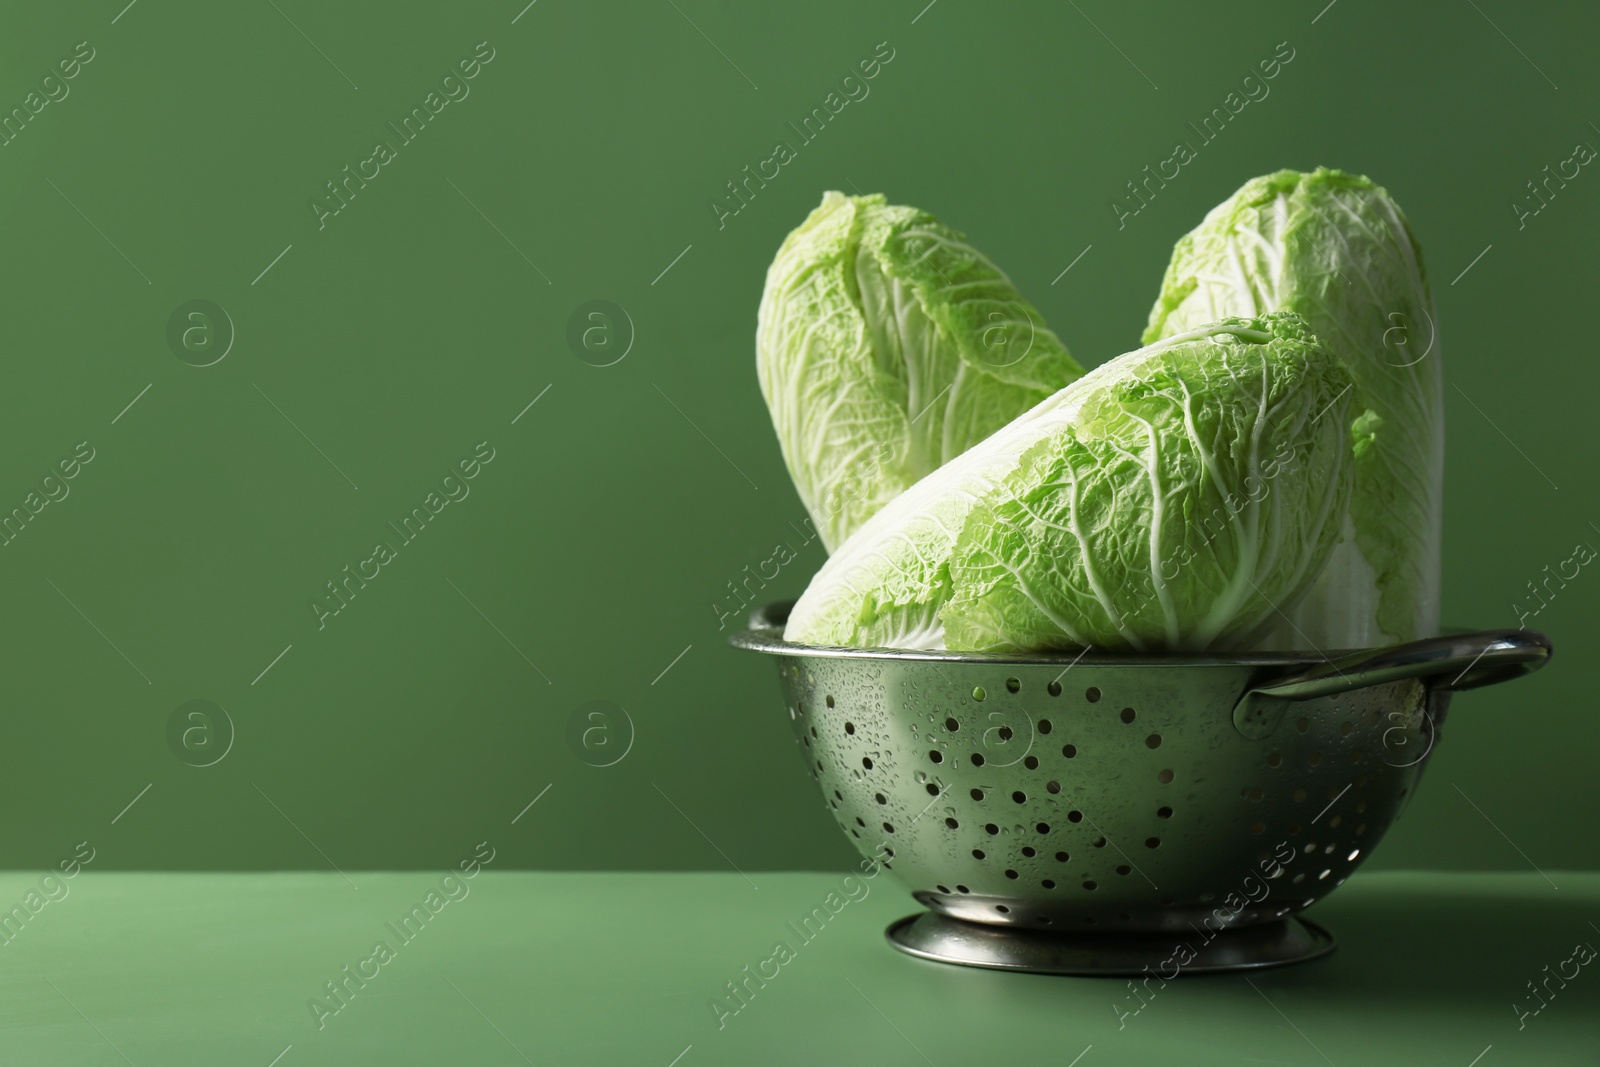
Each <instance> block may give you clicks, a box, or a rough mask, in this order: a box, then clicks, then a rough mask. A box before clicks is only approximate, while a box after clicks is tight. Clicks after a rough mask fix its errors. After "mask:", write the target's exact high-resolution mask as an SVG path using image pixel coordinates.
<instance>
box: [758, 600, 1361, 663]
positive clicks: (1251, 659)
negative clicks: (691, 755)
mask: <svg viewBox="0 0 1600 1067" xmlns="http://www.w3.org/2000/svg"><path fill="white" fill-rule="evenodd" d="M792 607H794V601H793V600H778V601H773V602H772V603H770V604H765V605H762V606H761V607H759V608H756V609H755V610H754V611H752V612H751V613H750V617H749V619H748V620H747V621H746V625H747V626H748V627H749V629H746V630H741V631H738V632H736V633H732V634H729V635H728V643H729V644H730V645H732V646H734V647H735V648H743V649H748V650H749V651H752V652H766V653H770V654H774V655H783V656H803V657H811V658H817V659H868V660H916V661H922V662H928V663H968V664H994V665H1002V664H1003V665H1009V666H1019V667H1027V666H1035V667H1061V666H1065V665H1076V666H1087V667H1301V666H1309V665H1311V664H1316V663H1324V662H1327V661H1328V660H1330V659H1336V658H1338V657H1339V656H1341V655H1347V654H1350V653H1354V652H1361V651H1363V650H1362V649H1344V648H1339V649H1322V650H1320V651H1307V652H1256V651H1241V652H1233V653H1228V654H1214V653H1213V654H1207V653H1192V654H1186V655H1181V656H1170V655H1169V656H1134V655H1115V654H1106V653H1101V654H1096V655H1087V654H1081V653H1072V652H1061V653H1050V652H1030V653H1001V652H946V651H941V650H930V649H907V648H843V647H837V646H832V645H806V644H800V643H798V642H795V641H785V640H784V639H783V627H784V624H785V623H786V622H787V621H788V618H789V609H790V608H792Z"/></svg>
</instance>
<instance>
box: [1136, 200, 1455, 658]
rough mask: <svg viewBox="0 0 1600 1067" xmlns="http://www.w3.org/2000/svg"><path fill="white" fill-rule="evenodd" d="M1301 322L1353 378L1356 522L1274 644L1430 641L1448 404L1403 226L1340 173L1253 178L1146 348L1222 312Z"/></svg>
mask: <svg viewBox="0 0 1600 1067" xmlns="http://www.w3.org/2000/svg"><path fill="white" fill-rule="evenodd" d="M1269 311H1294V312H1298V313H1299V314H1301V315H1303V316H1304V317H1305V318H1306V320H1307V321H1308V322H1309V323H1310V324H1311V329H1312V330H1313V331H1314V332H1315V333H1316V335H1317V336H1318V337H1319V338H1320V339H1321V340H1322V342H1323V343H1324V344H1325V345H1326V346H1327V347H1328V348H1329V349H1330V350H1331V351H1332V352H1333V353H1334V354H1335V355H1336V356H1338V357H1339V358H1340V359H1342V360H1343V361H1344V363H1345V366H1346V367H1347V368H1348V369H1349V371H1350V374H1351V376H1352V377H1353V378H1354V379H1355V389H1354V401H1355V402H1354V403H1353V404H1352V405H1351V408H1350V414H1351V424H1350V436H1351V445H1352V448H1353V451H1354V453H1355V455H1356V457H1357V464H1356V474H1355V489H1354V494H1353V496H1352V497H1351V502H1350V513H1349V517H1348V520H1347V522H1346V524H1345V527H1344V529H1343V531H1342V534H1341V541H1340V544H1339V545H1338V546H1337V547H1336V548H1335V549H1334V551H1333V554H1332V556H1331V557H1330V558H1329V561H1328V565H1327V567H1326V569H1325V570H1324V572H1323V574H1322V575H1321V576H1320V577H1319V578H1318V580H1317V583H1316V584H1315V586H1313V588H1312V590H1311V591H1310V593H1308V594H1307V595H1306V597H1305V598H1304V599H1303V600H1302V601H1301V602H1300V604H1299V606H1298V608H1296V609H1295V610H1294V611H1291V612H1289V618H1288V620H1287V621H1286V622H1285V623H1284V624H1283V625H1282V626H1281V627H1279V628H1278V629H1277V631H1276V632H1275V633H1273V634H1271V635H1269V636H1268V637H1267V638H1266V639H1265V640H1264V642H1263V643H1264V645H1266V646H1268V647H1280V648H1301V649H1303V648H1306V647H1308V646H1311V647H1316V648H1321V649H1332V648H1353V647H1366V646H1371V645H1379V644H1388V643H1392V642H1396V641H1408V640H1412V639H1415V638H1418V637H1425V636H1429V635H1432V634H1434V633H1436V632H1437V630H1438V625H1439V541H1440V528H1441V514H1442V513H1441V496H1442V478H1443V469H1444V405H1443V397H1442V394H1441V389H1442V385H1441V382H1442V379H1441V375H1440V363H1439V344H1438V337H1437V318H1436V316H1435V315H1434V310H1433V298H1432V296H1431V295H1430V293H1429V291H1428V282H1427V275H1426V274H1425V273H1424V271H1423V266H1422V253H1421V250H1420V249H1419V248H1418V246H1417V242H1416V239H1415V237H1414V236H1413V235H1412V233H1411V227H1410V224H1409V223H1408V222H1407V221H1406V218H1405V216H1404V215H1403V214H1402V213H1401V211H1400V209H1399V207H1398V206H1397V205H1396V204H1395V202H1394V201H1393V200H1392V199H1390V197H1389V195H1388V193H1387V192H1385V191H1384V190H1383V189H1382V188H1380V187H1378V186H1377V185H1374V184H1373V183H1372V182H1371V181H1369V180H1368V179H1366V178H1363V177H1359V176H1356V175H1351V174H1344V173H1341V172H1339V171H1336V170H1323V169H1319V170H1317V171H1315V172H1313V173H1310V174H1302V173H1300V172H1298V171H1292V170H1285V171H1279V172H1278V173H1276V174H1270V175H1266V176H1265V177H1261V178H1255V179H1253V180H1251V181H1249V182H1247V183H1245V185H1244V187H1243V188H1241V189H1240V190H1239V191H1238V192H1237V193H1235V194H1234V195H1233V196H1232V197H1230V198H1229V199H1228V200H1226V201H1224V202H1223V203H1222V204H1221V205H1219V206H1218V207H1217V208H1215V209H1214V210H1212V212H1211V213H1210V214H1209V215H1207V216H1206V218H1205V221H1204V222H1202V223H1201V224H1200V225H1199V226H1198V227H1197V228H1196V229H1195V230H1194V231H1193V232H1191V233H1189V234H1188V235H1187V236H1185V237H1184V238H1182V239H1181V240H1180V241H1179V242H1178V244H1177V247H1176V248H1175V249H1174V250H1173V253H1172V263H1171V265H1170V266H1169V267H1168V268H1167V274H1166V279H1165V281H1164V282H1163V283H1162V287H1161V296H1160V298H1159V299H1158V300H1157V302H1156V305H1155V308H1154V310H1153V311H1152V312H1151V315H1150V326H1149V328H1148V329H1147V330H1146V331H1145V334H1144V340H1145V341H1146V342H1147V343H1148V342H1150V341H1155V340H1158V339H1159V338H1162V337H1169V336H1172V335H1174V334H1177V333H1182V332H1183V331H1185V330H1189V329H1192V328H1194V327H1195V326H1196V325H1198V324H1200V323H1203V322H1210V321H1212V320H1214V319H1217V318H1219V317H1221V316H1224V315H1256V314H1261V313H1264V312H1269Z"/></svg>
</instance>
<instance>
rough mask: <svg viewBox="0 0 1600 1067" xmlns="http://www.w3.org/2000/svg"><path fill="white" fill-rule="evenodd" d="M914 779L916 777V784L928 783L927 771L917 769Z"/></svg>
mask: <svg viewBox="0 0 1600 1067" xmlns="http://www.w3.org/2000/svg"><path fill="white" fill-rule="evenodd" d="M916 779H917V784H918V785H927V784H928V772H927V771H918V772H917V773H916Z"/></svg>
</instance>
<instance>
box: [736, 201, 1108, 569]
mask: <svg viewBox="0 0 1600 1067" xmlns="http://www.w3.org/2000/svg"><path fill="white" fill-rule="evenodd" d="M756 367H757V371H758V373H759V375H760V380H761V391H762V394H763V395H764V396H765V397H766V400H767V406H768V408H769V409H770V410H771V412H772V421H773V424H774V425H775V427H776V428H777V431H778V440H779V443H780V444H781V446H782V449H783V457H784V460H785V462H786V463H787V464H788V467H789V473H790V475H791V476H792V477H793V479H794V483H795V487H796V488H797V489H798V490H799V492H800V498H801V500H802V501H804V503H805V505H806V508H807V510H809V511H810V513H811V516H812V519H813V520H814V522H815V524H816V528H817V530H818V532H819V533H820V534H821V536H822V540H823V543H824V544H825V545H826V546H827V547H828V548H829V549H830V550H832V549H833V548H836V547H837V546H838V545H839V544H840V543H841V542H843V541H844V539H845V538H846V537H848V536H849V535H850V534H851V533H852V532H854V531H855V530H856V529H857V528H858V527H860V526H861V524H862V523H864V522H865V521H866V520H867V519H868V518H870V517H871V516H872V515H873V514H874V513H876V512H877V511H878V509H880V508H881V507H883V505H885V504H887V503H888V502H889V501H890V500H892V499H894V497H896V496H897V495H899V494H900V492H902V491H903V490H904V489H906V488H907V487H909V486H910V485H911V484H912V483H914V482H915V481H917V479H919V478H921V477H922V476H923V475H925V474H927V473H928V472H929V471H932V470H934V469H935V468H937V467H939V466H940V465H941V464H943V463H946V462H948V461H949V460H951V459H953V458H955V457H956V456H958V455H960V454H961V453H962V452H965V451H966V450H967V449H968V448H970V447H971V446H973V445H975V444H977V443H978V442H979V441H982V440H983V439H984V438H986V437H988V436H989V435H990V434H992V433H993V432H994V431H996V430H998V429H999V428H1000V427H1002V426H1004V425H1005V424H1006V423H1008V422H1010V421H1011V420H1012V419H1014V418H1016V417H1017V416H1018V415H1020V414H1022V413H1023V412H1024V411H1027V410H1028V409H1029V408H1031V407H1033V406H1034V405H1035V404H1037V403H1039V402H1040V401H1041V400H1043V399H1044V398H1045V397H1047V396H1049V395H1050V394H1052V393H1054V392H1055V391H1056V390H1058V389H1060V388H1061V387H1062V386H1064V385H1066V384H1067V383H1069V382H1071V381H1073V380H1074V379H1076V378H1078V377H1080V376H1081V375H1082V374H1083V369H1082V368H1081V367H1079V366H1078V364H1077V363H1076V362H1074V361H1073V359H1072V357H1071V356H1070V355H1068V354H1067V351H1066V349H1065V348H1064V347H1062V345H1061V342H1060V341H1059V340H1057V339H1056V337H1055V335H1054V334H1053V333H1051V332H1050V331H1049V329H1047V328H1046V327H1045V325H1044V319H1043V318H1042V317H1041V316H1040V314H1039V312H1038V311H1037V310H1036V309H1035V308H1034V307H1033V306H1032V305H1031V304H1029V303H1028V302H1027V301H1026V300H1024V299H1023V298H1022V296H1021V295H1020V294H1019V293H1018V292H1017V291H1016V288H1015V287H1014V286H1013V285H1012V284H1011V281H1010V279H1008V278H1007V277H1006V276H1005V275H1004V274H1003V273H1001V271H1000V269H999V268H998V267H996V266H995V265H994V264H993V263H991V262H990V261H989V260H988V259H987V258H985V257H984V256H983V254H982V253H980V252H979V251H978V250H977V249H975V248H973V247H972V246H971V245H970V244H968V243H967V242H966V239H965V238H964V237H962V235H961V234H959V233H957V232H956V231H954V230H952V229H950V228H949V227H947V226H945V225H943V224H941V223H940V222H938V221H937V220H935V219H934V218H932V217H931V216H929V215H928V214H926V213H924V212H921V211H918V210H916V209H915V208H910V207H897V206H890V205H887V204H886V203H885V202H884V198H883V197H882V196H877V195H874V196H861V197H852V196H845V195H843V194H841V193H831V192H830V193H828V194H827V195H826V196H825V197H824V198H823V201H822V204H821V206H820V207H818V208H817V209H816V210H815V211H813V212H812V213H811V215H810V217H809V218H807V219H806V221H805V222H804V223H803V224H801V226H800V227H799V228H798V229H796V230H795V231H794V232H793V233H791V234H790V235H789V236H788V238H787V239H785V241H784V242H783V247H782V248H781V249H779V251H778V255H777V258H775V259H774V260H773V262H772V266H771V268H770V269H769V270H768V272H767V284H766V290H765V292H764V293H763V294H762V299H761V312H760V318H759V323H758V326H757V329H756Z"/></svg>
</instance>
